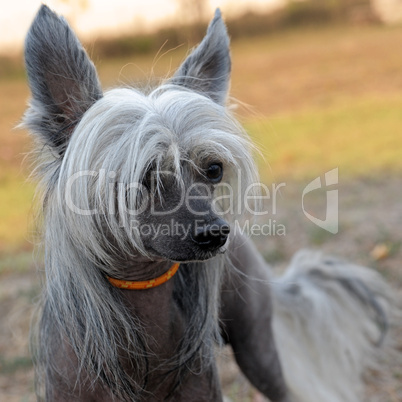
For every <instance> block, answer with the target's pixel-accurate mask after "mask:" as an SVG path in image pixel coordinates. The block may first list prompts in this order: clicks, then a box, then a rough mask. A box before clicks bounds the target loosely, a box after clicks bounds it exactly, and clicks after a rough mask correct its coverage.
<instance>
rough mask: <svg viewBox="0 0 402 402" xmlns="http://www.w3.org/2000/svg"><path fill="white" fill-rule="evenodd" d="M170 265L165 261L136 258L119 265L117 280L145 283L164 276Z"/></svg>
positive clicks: (169, 262) (170, 263)
mask: <svg viewBox="0 0 402 402" xmlns="http://www.w3.org/2000/svg"><path fill="white" fill-rule="evenodd" d="M172 264H173V263H172V262H171V261H167V260H162V259H159V260H151V259H149V258H147V257H143V256H138V257H135V258H134V259H131V260H128V261H127V262H126V263H124V264H121V266H120V269H119V271H120V275H119V276H118V278H119V279H123V280H126V281H147V280H150V279H154V278H157V277H159V276H160V275H162V274H164V273H165V272H166V271H167V270H168V269H169V268H170V267H171V266H172Z"/></svg>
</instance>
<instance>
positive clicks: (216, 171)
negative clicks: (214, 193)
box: [205, 163, 223, 183]
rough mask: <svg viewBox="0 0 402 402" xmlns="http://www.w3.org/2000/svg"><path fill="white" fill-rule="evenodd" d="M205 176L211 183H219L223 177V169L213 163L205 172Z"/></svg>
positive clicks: (220, 165)
mask: <svg viewBox="0 0 402 402" xmlns="http://www.w3.org/2000/svg"><path fill="white" fill-rule="evenodd" d="M205 174H206V176H207V177H208V179H209V180H210V181H211V182H212V183H219V182H220V181H221V179H222V176H223V168H222V164H221V163H213V164H212V165H209V167H208V169H207V170H206V173H205Z"/></svg>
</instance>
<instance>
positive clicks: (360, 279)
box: [272, 251, 393, 402]
mask: <svg viewBox="0 0 402 402" xmlns="http://www.w3.org/2000/svg"><path fill="white" fill-rule="evenodd" d="M272 290H273V299H274V311H275V312H274V319H273V329H274V335H275V338H276V342H277V347H278V351H279V355H280V360H281V362H282V366H283V371H284V375H285V378H286V380H287V383H288V385H289V387H290V389H291V391H292V392H293V394H294V398H295V399H296V400H297V401H298V402H323V401H325V402H361V401H362V400H366V399H364V398H363V397H362V395H363V394H362V392H363V379H362V378H363V373H364V372H366V371H367V369H369V368H376V367H377V364H378V360H379V351H380V350H381V349H382V350H383V349H384V344H386V343H387V336H386V334H387V331H388V329H389V326H390V324H391V320H390V317H391V316H392V315H393V312H392V306H393V296H392V292H391V290H390V288H389V287H388V285H387V284H386V283H385V281H384V280H383V279H382V278H381V276H380V275H379V274H378V273H377V272H375V271H373V270H371V269H368V268H363V267H360V266H356V265H353V264H350V263H347V262H344V261H340V260H337V259H335V258H332V257H327V256H323V255H321V254H320V253H317V252H311V251H301V252H299V253H298V254H296V256H295V257H294V258H293V260H292V262H291V264H290V267H289V268H288V269H287V271H286V272H285V274H284V275H283V276H282V277H280V278H276V279H275V280H274V281H273V284H272Z"/></svg>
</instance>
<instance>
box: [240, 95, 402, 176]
mask: <svg viewBox="0 0 402 402" xmlns="http://www.w3.org/2000/svg"><path fill="white" fill-rule="evenodd" d="M246 127H247V129H248V131H249V132H250V135H251V137H252V139H253V140H254V142H255V143H256V144H257V146H258V147H259V148H260V150H261V151H262V154H263V156H264V158H265V161H262V158H260V161H259V162H260V166H261V176H262V179H263V180H268V181H270V180H272V179H273V178H275V179H278V178H281V179H283V178H292V179H303V178H308V177H315V176H318V175H320V174H323V173H325V172H326V171H328V170H331V169H334V168H336V167H338V168H339V175H340V176H342V177H346V178H353V177H357V176H378V175H381V174H385V175H387V174H396V173H398V172H400V171H401V169H402V135H401V128H402V95H401V96H393V97H390V98H384V97H383V98H378V99H375V98H372V99H358V100H353V101H350V102H348V103H346V102H345V103H342V104H339V105H336V106H333V107H331V108H328V109H322V108H316V109H309V110H305V111H301V112H297V113H285V114H280V115H277V116H273V117H272V118H270V119H267V120H261V121H249V122H247V123H246ZM265 162H266V163H265Z"/></svg>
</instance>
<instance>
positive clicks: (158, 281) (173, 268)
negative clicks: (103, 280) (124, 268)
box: [107, 262, 180, 290]
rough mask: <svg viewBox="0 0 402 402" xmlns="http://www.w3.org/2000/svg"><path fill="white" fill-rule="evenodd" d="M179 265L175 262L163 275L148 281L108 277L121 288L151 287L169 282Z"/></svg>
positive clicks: (114, 284)
mask: <svg viewBox="0 0 402 402" xmlns="http://www.w3.org/2000/svg"><path fill="white" fill-rule="evenodd" d="M179 266H180V264H179V263H178V262H177V263H176V264H173V265H172V266H171V267H170V269H169V270H168V271H167V272H165V273H164V274H162V275H161V276H158V277H157V278H155V279H150V280H148V281H124V280H122V279H115V278H111V277H110V276H108V277H107V279H108V280H109V282H110V283H111V284H112V285H113V286H114V287H116V288H119V289H127V290H134V289H150V288H155V287H156V286H159V285H162V283H165V282H167V281H168V280H169V279H170V278H171V277H172V276H173V275H174V274H175V273H176V272H177V270H178V269H179Z"/></svg>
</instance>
